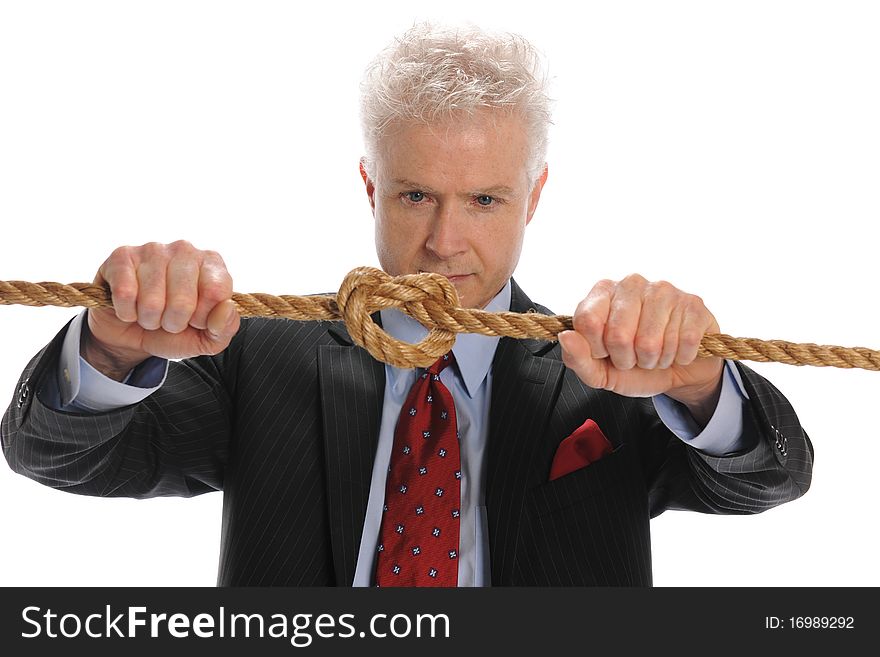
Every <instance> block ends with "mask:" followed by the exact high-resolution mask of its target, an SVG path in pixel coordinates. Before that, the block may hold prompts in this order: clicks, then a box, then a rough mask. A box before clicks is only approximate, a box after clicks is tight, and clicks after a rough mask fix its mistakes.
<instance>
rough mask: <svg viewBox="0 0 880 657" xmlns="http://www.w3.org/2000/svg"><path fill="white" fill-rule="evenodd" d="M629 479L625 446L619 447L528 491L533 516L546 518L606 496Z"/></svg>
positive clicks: (629, 472) (630, 474)
mask: <svg viewBox="0 0 880 657" xmlns="http://www.w3.org/2000/svg"><path fill="white" fill-rule="evenodd" d="M632 475H633V473H632V472H631V471H629V468H628V465H627V452H626V445H620V446H618V447H617V448H616V449H615V450H614V451H613V452H611V453H610V454H608V455H607V456H605V457H603V458H601V459H599V460H598V461H595V462H593V463H591V464H589V465H587V466H584V467H583V468H579V469H577V470H575V471H573V472H569V473H568V474H567V475H564V476H562V477H559V478H558V479H554V480H553V481H548V482H547V483H544V484H541V485H540V486H537V487H536V488H534V489H532V490H531V498H532V504H533V509H534V512H535V513H537V514H538V515H548V514H550V513H553V512H554V511H559V510H562V509H566V508H568V507H571V506H575V505H577V504H580V503H581V502H583V501H584V500H588V499H593V498H596V497H597V496H604V495H608V494H609V493H611V492H612V491H613V490H614V489H616V488H619V487H620V486H621V485H622V484H623V483H624V482H625V480H626V477H627V476H630V477H631V476H632Z"/></svg>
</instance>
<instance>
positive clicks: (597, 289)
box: [590, 278, 617, 296]
mask: <svg viewBox="0 0 880 657" xmlns="http://www.w3.org/2000/svg"><path fill="white" fill-rule="evenodd" d="M616 285H617V283H615V282H614V281H612V280H610V279H608V278H603V279H602V280H600V281H597V282H596V284H595V285H593V288H592V290H590V296H604V295H607V294H608V293H609V292H611V291H612V290H613V289H614V287H615V286H616Z"/></svg>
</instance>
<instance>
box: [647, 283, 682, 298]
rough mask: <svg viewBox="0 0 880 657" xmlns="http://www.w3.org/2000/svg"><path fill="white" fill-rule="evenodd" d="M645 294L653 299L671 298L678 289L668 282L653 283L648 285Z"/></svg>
mask: <svg viewBox="0 0 880 657" xmlns="http://www.w3.org/2000/svg"><path fill="white" fill-rule="evenodd" d="M647 292H648V294H650V295H652V296H655V297H672V296H674V295H675V294H676V293H677V292H678V289H677V288H676V287H675V286H674V285H673V284H672V283H670V282H669V281H655V282H653V283H650V284H649V285H648V287H647Z"/></svg>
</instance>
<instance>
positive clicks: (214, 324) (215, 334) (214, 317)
mask: <svg viewBox="0 0 880 657" xmlns="http://www.w3.org/2000/svg"><path fill="white" fill-rule="evenodd" d="M240 323H241V316H240V315H239V314H238V310H237V309H236V307H235V302H234V301H232V299H227V300H225V301H221V302H220V303H218V304H217V305H216V306H214V309H213V310H212V311H211V313H210V314H209V315H208V319H207V330H206V331H205V333H207V335H208V337H209V338H210V339H211V340H213V341H215V342H222V341H223V340H226V342H227V343H228V342H229V340H231V339H232V336H233V335H235V334H236V332H238V327H239V325H240ZM224 347H225V345H224Z"/></svg>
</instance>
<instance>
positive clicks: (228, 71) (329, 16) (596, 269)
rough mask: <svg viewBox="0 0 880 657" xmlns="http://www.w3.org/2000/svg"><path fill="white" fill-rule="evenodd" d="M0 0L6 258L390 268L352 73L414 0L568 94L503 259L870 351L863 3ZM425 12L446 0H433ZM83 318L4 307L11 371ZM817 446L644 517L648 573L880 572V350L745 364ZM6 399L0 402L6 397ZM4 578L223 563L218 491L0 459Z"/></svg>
mask: <svg viewBox="0 0 880 657" xmlns="http://www.w3.org/2000/svg"><path fill="white" fill-rule="evenodd" d="M436 7H438V8H434V6H432V5H430V4H428V3H418V2H413V1H412V0H410V1H407V2H387V1H383V2H361V3H357V5H356V6H348V5H347V4H346V5H345V6H343V5H340V4H338V3H301V2H253V1H251V2H186V1H181V0H176V1H174V2H159V1H154V2H149V3H146V2H139V3H134V2H120V1H116V2H86V1H79V2H76V3H72V2H39V1H35V0H28V1H27V2H24V1H22V2H3V3H2V4H0V226H2V233H0V280H9V279H21V280H31V281H41V280H56V281H62V282H72V281H90V280H91V279H92V276H93V275H94V272H95V270H96V269H97V267H98V266H99V265H100V263H101V262H102V261H103V260H104V258H105V257H106V256H107V255H108V254H109V252H110V251H111V250H112V249H113V248H114V247H116V246H118V245H121V244H141V243H143V242H147V241H173V240H176V239H187V240H189V241H191V242H193V243H194V244H196V245H197V246H199V247H202V248H213V249H216V250H218V251H220V252H221V254H223V256H224V257H225V259H226V262H227V264H228V266H229V268H230V270H231V271H232V273H233V276H234V278H235V288H236V290H238V291H242V292H254V291H262V292H271V293H275V294H285V293H289V294H304V293H311V292H325V291H332V290H335V289H336V288H337V287H338V285H339V283H340V281H341V280H342V277H343V276H344V274H345V273H346V272H347V271H348V270H349V269H351V268H353V267H355V266H357V265H363V264H368V265H375V264H377V263H376V257H375V253H374V249H373V241H372V240H373V238H372V218H371V215H370V212H369V209H368V205H367V203H366V197H365V195H364V192H363V187H362V185H361V181H360V178H359V175H358V171H357V161H358V157H359V156H360V155H361V140H360V132H359V124H358V114H357V102H358V95H357V94H358V83H359V80H360V75H361V72H362V71H363V69H364V67H365V66H366V64H367V63H368V61H369V60H370V59H371V58H372V57H373V55H374V54H375V53H376V52H377V51H378V50H379V49H380V48H382V47H383V46H384V45H385V44H386V43H387V42H389V41H390V39H391V38H392V37H393V36H394V35H395V34H397V33H399V32H401V31H402V30H404V29H406V28H407V27H408V26H410V25H411V24H412V23H413V22H414V21H416V20H418V19H424V18H433V19H440V20H462V19H464V20H470V21H472V22H475V23H478V24H482V25H484V26H487V27H489V28H494V29H503V30H509V31H514V32H519V33H521V34H523V35H525V36H527V37H528V38H530V39H531V40H532V41H533V42H534V43H535V44H536V45H538V46H539V47H540V48H541V49H542V50H543V51H544V53H545V54H546V56H547V59H548V62H549V66H550V70H551V73H552V74H553V76H554V86H553V95H554V97H555V98H556V99H557V103H556V112H555V125H554V127H553V131H552V134H551V138H552V143H551V150H550V154H549V162H550V179H549V182H548V183H547V186H546V187H545V190H544V196H543V198H542V201H541V205H540V207H539V209H538V212H537V214H536V217H535V220H534V221H533V222H532V224H531V226H530V227H529V229H528V231H527V237H526V245H525V249H524V252H523V255H522V259H521V263H520V266H519V268H518V270H517V273H516V277H517V279H518V281H519V282H520V284H521V285H522V286H523V287H524V288H525V290H526V291H527V292H528V293H529V294H530V295H531V296H532V297H533V298H534V299H536V300H537V301H540V302H542V303H544V304H545V305H548V306H550V307H551V308H553V309H554V310H555V311H556V312H560V313H567V314H570V313H571V312H572V311H573V310H574V307H575V305H576V303H577V301H578V300H579V299H580V298H581V297H583V296H584V295H585V294H586V292H587V291H588V290H589V288H590V287H591V286H592V284H593V283H594V282H595V281H596V280H598V279H600V278H619V277H622V276H624V275H626V274H628V273H630V272H634V271H637V272H640V273H642V274H644V275H645V276H647V277H648V278H652V279H661V278H662V279H666V280H669V281H671V282H673V283H674V284H675V285H677V286H678V287H680V288H682V289H685V290H687V291H691V292H694V293H697V294H699V295H700V296H702V297H703V298H704V299H705V300H706V303H707V305H708V306H709V308H710V309H711V310H712V311H713V312H714V313H715V315H716V317H717V318H718V320H719V322H720V324H721V327H722V330H723V331H725V332H727V333H730V334H732V335H738V336H750V337H760V338H766V339H771V338H781V339H787V340H792V341H803V342H818V343H825V344H840V345H844V346H866V347H873V348H880V331H878V330H877V324H878V318H880V313H878V310H877V298H876V289H877V287H876V281H877V274H876V272H877V264H876V263H877V259H878V253H877V249H878V236H880V229H878V227H877V222H878V218H880V195H878V180H880V177H878V176H880V155H878V154H880V128H878V126H880V121H878V117H880V92H878V79H880V76H878V69H880V40H878V38H877V35H878V34H880V13H878V9H877V5H876V4H875V3H871V2H842V1H835V2H806V1H803V0H801V1H798V2H780V1H769V0H763V1H760V2H752V1H747V2H736V3H733V2H724V3H722V2H706V1H702V2H620V1H619V2H614V3H611V2H607V3H600V2H583V1H582V2H570V1H567V2H550V1H545V2H541V3H512V2H510V1H503V2H502V1H494V0H493V1H486V2H474V1H473V0H469V1H467V2H451V1H448V0H446V1H444V2H442V3H440V2H438V3H436ZM439 7H442V9H441V8H439ZM75 312H76V311H74V310H65V309H57V308H43V309H39V308H23V307H3V308H0V335H2V340H0V392H2V394H3V395H4V399H11V398H12V397H13V395H14V393H15V387H16V381H17V379H18V376H19V373H20V371H21V370H22V368H23V367H24V366H25V364H26V363H27V361H28V360H29V359H30V357H31V356H32V354H34V353H35V352H36V351H37V350H38V349H39V348H40V347H41V346H42V345H43V344H45V343H46V342H48V341H49V340H50V339H51V337H52V336H53V335H54V334H55V333H56V331H57V330H58V329H59V328H60V327H61V326H62V325H63V323H64V322H65V321H66V320H67V319H68V318H69V317H71V316H72V315H73V314H74V313H75ZM754 368H755V369H756V370H758V371H759V372H760V373H762V374H764V375H765V376H767V377H768V378H770V379H771V380H772V381H773V382H774V383H775V384H776V385H777V386H778V387H779V388H781V389H782V391H783V392H784V393H785V394H786V395H787V396H788V397H789V399H790V400H791V401H792V402H793V404H794V406H795V408H796V409H797V411H798V413H799V415H800V418H801V420H802V423H803V425H804V426H805V427H806V429H807V431H808V432H809V434H810V436H811V437H812V440H813V442H814V445H815V449H816V462H815V472H814V480H813V486H812V489H811V490H810V491H809V493H808V494H807V495H806V497H805V498H803V499H801V500H798V501H796V502H794V503H791V504H788V505H785V506H783V507H780V508H777V509H773V510H771V511H768V512H766V513H764V514H762V515H759V516H754V517H730V516H728V517H723V516H719V517H714V516H704V515H699V514H692V513H683V512H668V513H666V514H664V515H662V516H661V517H659V518H658V519H656V520H655V521H654V522H653V525H652V527H653V545H654V568H655V584H657V585H661V586H678V585H696V586H740V585H770V586H783V585H795V586H801V585H820V586H830V585H840V586H862V585H872V586H877V585H880V559H878V558H877V554H878V531H877V525H878V523H877V514H878V512H877V510H876V505H875V498H876V496H877V488H876V485H875V484H874V483H873V480H874V475H875V466H874V461H875V460H877V454H878V451H880V447H878V440H877V439H878V435H880V432H878V429H877V414H876V407H877V400H876V396H877V391H878V390H880V373H875V372H864V371H854V370H837V369H831V368H795V367H791V366H786V365H774V364H763V365H762V364H755V365H754ZM4 405H5V402H4ZM0 505H2V506H0V509H2V525H0V526H2V530H0V531H2V535H0V584H3V585H126V586H128V585H146V586H150V585H206V586H211V585H213V584H214V582H215V577H216V567H217V557H218V553H219V528H220V506H221V496H220V495H219V494H211V495H204V496H201V497H200V498H195V499H188V500H180V499H157V500H149V501H135V500H125V499H92V498H85V497H80V496H75V495H70V494H67V493H63V492H60V491H55V490H50V489H48V488H44V487H42V486H40V485H38V484H36V483H34V482H32V481H30V480H28V479H25V478H23V477H20V476H18V475H15V474H13V473H12V472H11V471H10V470H9V469H8V468H6V467H0Z"/></svg>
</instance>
